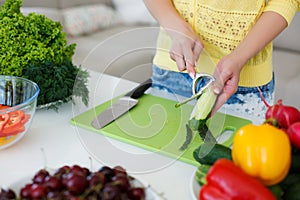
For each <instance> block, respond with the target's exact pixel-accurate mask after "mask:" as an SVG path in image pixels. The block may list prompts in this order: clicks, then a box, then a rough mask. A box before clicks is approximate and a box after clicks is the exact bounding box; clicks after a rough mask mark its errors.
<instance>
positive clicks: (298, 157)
mask: <svg viewBox="0 0 300 200" xmlns="http://www.w3.org/2000/svg"><path fill="white" fill-rule="evenodd" d="M290 171H291V172H298V173H299V172H300V154H292V163H291V168H290Z"/></svg>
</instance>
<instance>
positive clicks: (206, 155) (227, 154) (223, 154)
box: [193, 143, 232, 165]
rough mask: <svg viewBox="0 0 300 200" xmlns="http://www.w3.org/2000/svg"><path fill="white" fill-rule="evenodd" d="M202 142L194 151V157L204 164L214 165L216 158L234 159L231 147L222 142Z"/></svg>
mask: <svg viewBox="0 0 300 200" xmlns="http://www.w3.org/2000/svg"><path fill="white" fill-rule="evenodd" d="M207 144H208V143H203V144H201V145H200V146H199V147H198V148H196V149H195V150H194V152H193V157H194V159H195V160H196V161H197V162H199V163H200V164H202V165H213V164H214V163H215V162H216V160H218V159H220V158H226V159H229V160H232V156H231V149H230V148H229V147H226V146H224V145H221V144H212V145H211V146H208V145H207Z"/></svg>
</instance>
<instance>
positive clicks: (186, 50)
mask: <svg viewBox="0 0 300 200" xmlns="http://www.w3.org/2000/svg"><path fill="white" fill-rule="evenodd" d="M144 2H145V4H146V6H147V8H148V10H149V11H150V12H151V14H152V15H153V17H154V18H155V19H156V20H157V21H158V22H159V24H160V25H161V26H162V27H163V28H164V29H165V30H166V31H167V33H168V34H169V35H170V37H171V39H172V46H171V49H170V57H171V59H173V60H174V61H175V62H176V64H177V67H178V70H179V71H184V70H187V72H188V73H189V75H190V76H191V77H192V78H194V77H195V74H196V71H195V63H196V62H197V60H198V58H199V55H200V53H201V51H202V49H203V44H202V42H201V40H200V37H199V36H198V35H197V34H196V33H195V32H194V30H193V29H192V27H191V26H190V25H189V24H188V23H187V22H186V21H185V20H184V19H183V18H182V16H180V15H179V13H178V12H177V10H176V9H175V7H174V5H173V2H172V0H144Z"/></svg>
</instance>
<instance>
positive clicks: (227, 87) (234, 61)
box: [212, 53, 244, 114]
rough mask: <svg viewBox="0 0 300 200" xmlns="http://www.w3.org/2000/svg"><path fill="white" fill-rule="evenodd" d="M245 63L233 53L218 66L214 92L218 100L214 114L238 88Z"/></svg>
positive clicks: (215, 73)
mask: <svg viewBox="0 0 300 200" xmlns="http://www.w3.org/2000/svg"><path fill="white" fill-rule="evenodd" d="M243 65H244V63H242V62H241V61H239V59H238V57H237V56H235V55H234V54H233V53H232V54H229V55H227V56H225V57H223V58H222V59H221V60H220V62H219V63H218V64H217V66H216V69H215V72H214V77H215V78H216V81H215V83H214V86H213V87H214V91H215V93H216V94H218V95H219V96H218V99H217V102H216V105H215V107H214V109H213V110H212V114H214V113H215V112H216V111H217V110H218V109H219V108H220V107H221V106H222V105H223V104H224V103H225V102H226V101H227V100H228V99H229V98H230V97H231V95H233V94H234V93H235V92H236V91H237V88H238V83H239V78H240V72H241V70H242V67H243Z"/></svg>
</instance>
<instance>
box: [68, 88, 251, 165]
mask: <svg viewBox="0 0 300 200" xmlns="http://www.w3.org/2000/svg"><path fill="white" fill-rule="evenodd" d="M117 99H118V98H115V99H113V100H110V101H107V102H105V103H103V104H101V105H99V106H96V107H95V108H92V109H90V110H88V111H86V112H84V113H81V114H79V115H78V116H75V117H74V118H72V119H71V123H72V124H73V125H75V126H79V127H82V128H85V129H88V130H91V131H93V132H95V133H98V134H103V135H106V136H108V137H111V138H114V139H117V140H120V141H123V142H126V143H129V144H132V145H135V146H138V147H141V148H144V149H147V150H150V151H153V152H156V153H160V154H164V155H166V156H170V157H172V158H174V159H178V160H181V161H183V162H186V163H189V164H192V165H195V166H198V165H199V163H198V162H196V161H195V159H194V158H193V151H194V150H195V149H196V148H197V147H198V146H199V145H200V144H201V143H202V140H201V139H200V136H199V135H193V137H192V141H191V143H190V144H189V146H188V148H187V149H185V150H180V147H181V146H182V145H183V143H184V141H185V140H186V135H187V134H186V127H185V125H186V124H187V122H188V120H189V116H190V113H191V111H192V109H193V106H192V105H188V104H185V105H182V106H181V107H179V108H175V104H176V103H177V102H175V101H173V100H169V99H165V98H160V97H157V96H152V95H149V94H145V95H143V96H142V97H140V98H139V102H138V104H137V105H136V106H135V107H134V108H132V109H131V110H130V111H129V112H128V113H126V114H124V115H123V116H121V117H120V118H118V119H117V120H115V121H114V122H112V123H110V124H108V125H107V126H105V127H104V128H102V129H99V130H98V129H95V128H93V127H92V126H91V122H92V121H93V119H94V118H95V117H96V116H97V115H98V114H99V113H101V112H102V111H104V110H105V109H106V108H108V107H109V106H111V104H112V103H113V102H114V101H116V100H117ZM249 123H251V121H249V120H246V119H242V118H239V117H235V116H232V115H225V114H222V113H216V114H215V115H214V116H213V117H212V118H211V119H210V120H209V121H208V127H209V129H210V131H211V132H212V133H213V135H214V136H215V137H218V136H219V138H220V135H221V134H224V132H226V131H231V132H234V131H235V130H237V129H238V128H240V127H241V126H243V125H246V124H249ZM227 133H228V132H227ZM232 138H233V134H231V136H230V137H227V139H226V140H225V141H223V142H221V143H223V144H224V145H226V146H230V145H231V144H232ZM218 141H219V140H218Z"/></svg>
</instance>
